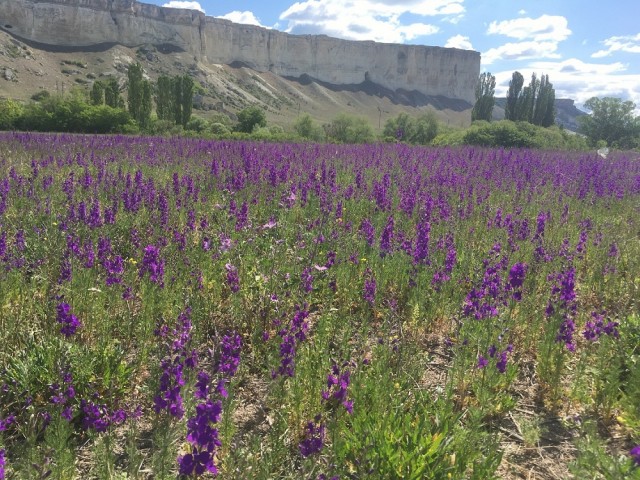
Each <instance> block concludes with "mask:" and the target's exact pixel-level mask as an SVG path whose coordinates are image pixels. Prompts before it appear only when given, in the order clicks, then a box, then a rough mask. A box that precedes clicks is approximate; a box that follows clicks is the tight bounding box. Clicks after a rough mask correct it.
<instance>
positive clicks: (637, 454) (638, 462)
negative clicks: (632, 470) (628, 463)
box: [629, 445, 640, 467]
mask: <svg viewBox="0 0 640 480" xmlns="http://www.w3.org/2000/svg"><path fill="white" fill-rule="evenodd" d="M629 455H631V460H633V463H634V464H635V466H636V467H640V445H636V446H635V447H633V448H632V449H631V450H629Z"/></svg>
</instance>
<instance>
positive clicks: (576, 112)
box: [493, 98, 588, 132]
mask: <svg viewBox="0 0 640 480" xmlns="http://www.w3.org/2000/svg"><path fill="white" fill-rule="evenodd" d="M506 104H507V99H506V98H496V104H495V107H494V108H493V119H494V120H503V119H504V108H505V106H506ZM555 107H556V123H557V124H558V125H561V126H563V127H564V128H566V129H567V130H571V131H573V132H577V131H578V118H579V117H581V116H583V115H588V114H587V113H586V112H583V111H582V110H580V109H579V108H578V107H576V106H575V102H574V101H573V100H571V99H570V98H556V102H555Z"/></svg>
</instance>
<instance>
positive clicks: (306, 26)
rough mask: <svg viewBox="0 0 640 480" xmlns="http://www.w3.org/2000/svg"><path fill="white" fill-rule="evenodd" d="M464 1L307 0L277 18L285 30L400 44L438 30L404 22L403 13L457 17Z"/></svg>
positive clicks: (434, 27)
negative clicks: (282, 23)
mask: <svg viewBox="0 0 640 480" xmlns="http://www.w3.org/2000/svg"><path fill="white" fill-rule="evenodd" d="M463 1H464V0H411V1H400V0H392V1H382V0H306V1H302V2H296V3H294V4H293V5H291V6H290V7H289V8H288V9H287V10H285V11H284V12H282V14H281V15H280V20H281V21H282V22H284V24H285V25H286V27H285V31H286V32H288V33H295V34H305V33H313V34H320V33H322V34H325V35H330V36H333V37H338V38H346V39H350V40H375V41H379V42H398V43H403V42H407V41H411V40H414V39H416V38H418V37H421V36H426V35H432V34H434V33H437V32H438V31H439V27H437V26H435V25H432V24H430V23H427V22H422V21H417V22H414V23H406V22H404V21H403V20H402V19H401V17H402V16H403V15H413V16H418V17H435V16H442V17H446V18H449V19H456V18H458V20H459V17H460V16H461V15H462V14H464V12H465V9H464V6H463ZM449 21H451V20H449ZM454 21H455V20H454Z"/></svg>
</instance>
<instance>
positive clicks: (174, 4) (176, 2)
mask: <svg viewBox="0 0 640 480" xmlns="http://www.w3.org/2000/svg"><path fill="white" fill-rule="evenodd" d="M162 6H163V7H167V8H187V9H189V10H200V11H201V12H202V13H205V11H204V8H202V6H201V5H200V3H198V2H188V1H181V0H171V1H170V2H168V3H165V4H164V5H162Z"/></svg>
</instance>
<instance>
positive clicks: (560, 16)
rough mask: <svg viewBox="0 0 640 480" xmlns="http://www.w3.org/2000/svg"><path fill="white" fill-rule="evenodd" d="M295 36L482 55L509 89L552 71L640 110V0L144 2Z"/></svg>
mask: <svg viewBox="0 0 640 480" xmlns="http://www.w3.org/2000/svg"><path fill="white" fill-rule="evenodd" d="M145 2H146V3H154V4H156V5H164V6H174V7H183V8H194V9H198V10H202V11H204V12H205V13H206V14H207V15H209V16H213V17H224V18H228V19H229V20H232V21H234V22H239V23H250V24H257V25H262V26H264V27H267V28H275V29H277V30H280V31H284V32H289V33H293V34H306V33H311V34H326V35H330V36H333V37H338V38H346V39H351V40H375V41H380V42H392V43H407V44H421V45H439V46H447V47H457V48H468V49H473V50H477V51H479V52H480V53H481V55H482V66H481V71H485V72H491V73H492V74H494V75H495V76H496V83H497V86H496V94H497V95H504V94H505V93H506V90H507V87H508V84H509V80H510V79H511V74H512V73H513V72H514V71H516V70H518V71H519V72H521V73H522V74H523V75H524V76H525V79H527V80H528V79H529V78H530V76H531V74H532V73H533V72H536V73H537V74H538V76H540V75H542V74H548V75H549V80H550V81H551V83H553V85H554V87H555V89H556V97H558V98H572V99H574V100H576V103H577V104H578V105H581V104H582V103H583V102H584V101H586V100H587V99H588V98H590V97H593V96H598V97H605V96H612V97H620V98H623V99H624V100H632V101H633V102H635V103H636V105H637V106H638V110H637V111H638V113H640V22H638V18H640V3H639V2H638V0H611V1H609V2H602V1H596V0H534V1H532V0H528V1H521V0H491V1H478V0H407V1H403V0H389V1H382V0H301V1H298V2H293V1H291V0H271V1H264V0H261V1H256V0H235V1H227V0H200V1H175V0H173V1H169V0H145Z"/></svg>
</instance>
